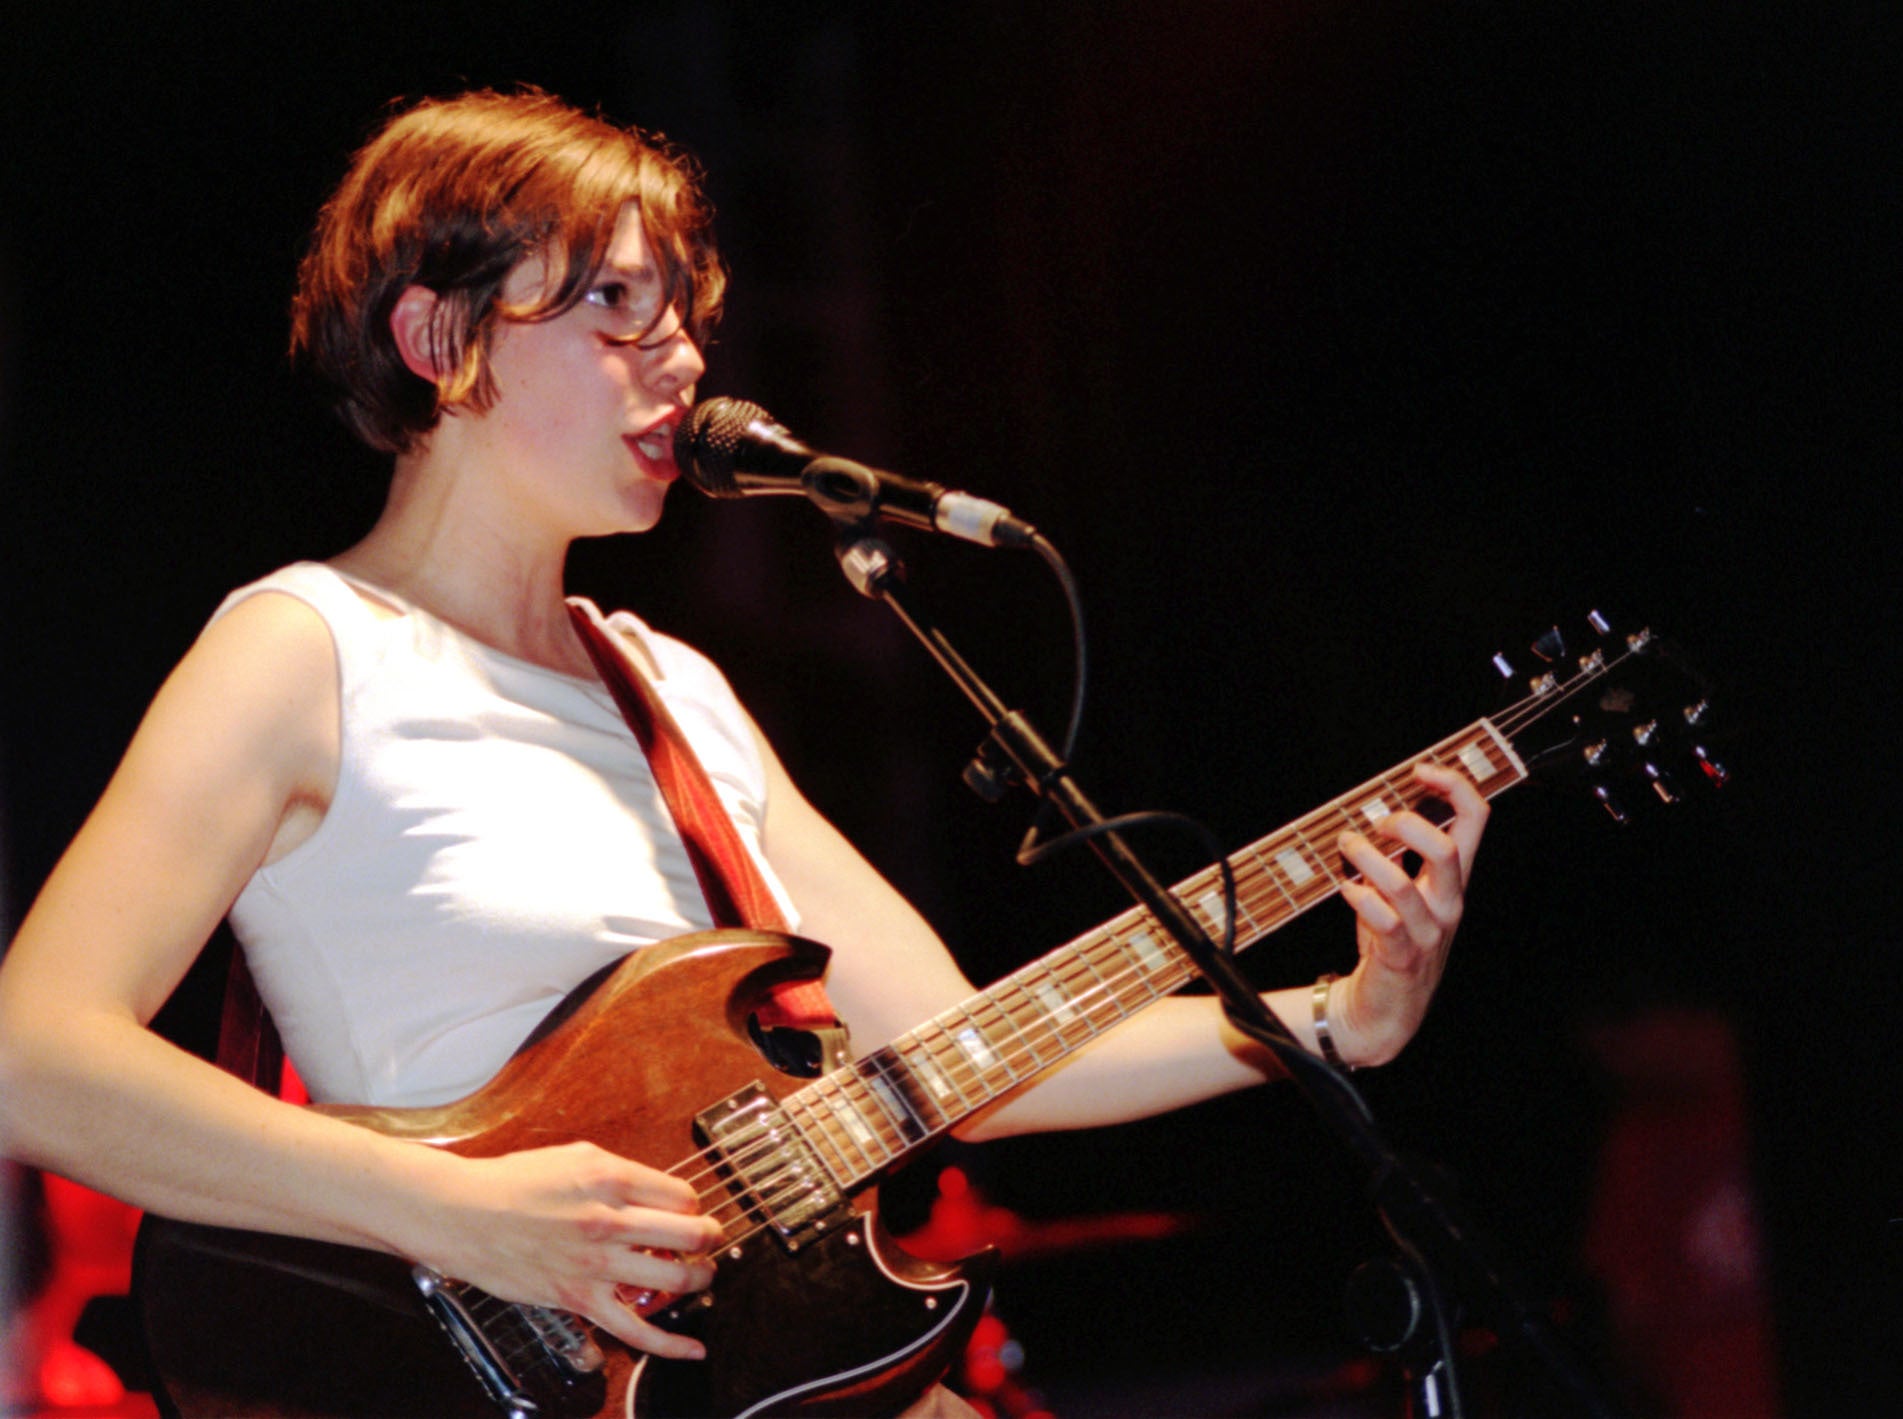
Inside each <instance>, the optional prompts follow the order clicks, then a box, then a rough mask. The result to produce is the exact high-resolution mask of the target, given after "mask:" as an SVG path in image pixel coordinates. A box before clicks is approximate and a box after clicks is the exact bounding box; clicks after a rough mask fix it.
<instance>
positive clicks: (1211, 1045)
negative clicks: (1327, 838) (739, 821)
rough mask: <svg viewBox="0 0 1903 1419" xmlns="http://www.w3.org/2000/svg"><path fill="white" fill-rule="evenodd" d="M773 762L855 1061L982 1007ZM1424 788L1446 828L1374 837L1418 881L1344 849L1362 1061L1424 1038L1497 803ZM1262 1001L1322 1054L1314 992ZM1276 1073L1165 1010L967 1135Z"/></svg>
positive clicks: (783, 843)
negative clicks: (1404, 851)
mask: <svg viewBox="0 0 1903 1419" xmlns="http://www.w3.org/2000/svg"><path fill="white" fill-rule="evenodd" d="M762 753H763V754H764V755H765V756H766V760H767V764H768V775H769V790H768V795H769V796H768V808H767V835H766V846H767V855H768V857H769V858H770V859H771V861H772V862H773V865H774V868H775V870H776V871H777V872H778V873H779V874H780V875H781V877H782V879H783V880H784V881H785V882H786V884H787V887H788V890H789V891H791V892H792V894H793V898H794V900H795V901H796V902H797V903H798V904H799V907H800V911H801V918H802V919H801V927H800V930H801V932H802V933H803V934H804V935H807V936H811V937H813V938H814V939H815V940H818V941H822V942H824V943H826V944H827V945H829V946H832V947H833V948H834V952H835V954H834V958H833V964H832V968H831V971H830V973H829V974H828V976H827V988H828V990H829V991H830V992H831V994H832V997H833V1000H834V1002H835V1004H836V1005H837V1006H838V1008H839V1011H840V1013H841V1015H842V1016H844V1018H845V1020H846V1022H847V1024H848V1025H850V1026H851V1027H852V1028H853V1030H854V1031H855V1034H856V1037H857V1045H858V1048H859V1049H860V1050H862V1051H863V1050H865V1049H867V1048H871V1047H874V1046H876V1045H879V1044H883V1043H884V1042H886V1041H887V1040H890V1039H892V1038H893V1037H895V1036H897V1035H899V1034H902V1033H904V1032H905V1031H907V1030H909V1029H912V1028H913V1027H915V1026H917V1025H919V1024H921V1023H923V1022H924V1021H925V1020H927V1019H929V1018H930V1017H931V1016H933V1015H935V1014H937V1013H938V1012H939V1011H940V1010H943V1009H945V1008H946V1007H948V1006H950V1005H953V1004H955V1003H957V1002H958V1001H961V1000H963V999H965V998H966V997H967V996H969V995H971V994H972V993H973V987H972V985H971V983H970V982H969V981H968V980H966V978H965V977H964V975H963V974H962V973H961V972H960V971H959V969H958V967H957V965H956V964H955V963H954V962H953V960H952V958H951V955H950V953H949V952H948V951H947V950H946V948H945V946H944V944H943V943H942V942H941V941H940V940H939V939H938V936H937V935H936V933H934V932H933V931H932V929H931V927H930V925H929V924H927V923H926V921H925V920H924V918H922V917H921V916H919V914H918V913H917V912H916V911H915V910H913V908H912V907H911V906H910V904H909V903H907V902H906V901H905V900H904V898H903V897H901V896H900V895H899V894H898V892H897V891H895V890H894V889H893V888H892V886H891V885H890V884H889V883H887V882H886V881H885V880H884V878H882V877H881V876H880V875H879V874H878V872H877V871H876V870H875V869H874V868H873V867H872V866H871V865H870V864H869V863H867V862H866V860H865V859H864V858H863V857H861V856H860V854H859V853H858V852H857V851H856V850H855V849H854V848H853V847H852V845H851V844H850V843H848V842H847V841H846V840H845V839H844V838H843V837H842V836H841V835H840V834H839V832H838V831H837V830H836V829H835V828H833V827H832V825H831V824H829V823H827V822H826V820H825V819H824V818H823V817H821V816H820V814H819V813H818V812H817V811H816V810H815V809H814V808H813V807H812V806H811V805H810V804H809V803H808V802H807V801H806V800H805V799H804V798H803V797H802V796H801V795H800V793H799V790H798V789H797V788H796V787H795V786H794V785H793V784H792V782H791V781H790V779H789V778H788V777H787V775H786V772H785V770H784V768H783V767H782V766H781V765H780V764H779V762H778V760H777V759H776V758H775V757H774V756H773V753H772V750H771V748H770V747H768V746H766V745H765V744H764V742H763V743H762ZM1421 780H1422V782H1423V784H1424V785H1425V786H1427V787H1428V788H1429V789H1430V790H1431V791H1433V792H1435V793H1437V794H1439V795H1441V796H1442V797H1444V798H1446V799H1447V800H1448V802H1449V803H1450V804H1451V805H1452V806H1453V808H1454V810H1455V817H1454V820H1453V822H1452V823H1450V824H1449V825H1448V830H1447V831H1446V832H1442V831H1441V830H1439V829H1437V828H1435V827H1433V826H1432V825H1431V824H1429V823H1428V822H1427V821H1426V820H1425V819H1423V818H1420V817H1419V816H1418V815H1416V814H1413V813H1399V814H1394V815H1392V816H1391V817H1390V818H1388V819H1387V820H1384V821H1383V822H1382V823H1381V825H1380V827H1379V829H1378V831H1380V832H1381V833H1382V834H1383V835H1384V836H1386V837H1388V838H1390V839H1391V840H1392V841H1394V842H1399V843H1403V844H1405V845H1406V846H1407V847H1409V848H1412V849H1413V850H1414V851H1415V852H1417V853H1419V854H1420V855H1421V856H1422V859H1423V863H1424V866H1423V868H1422V871H1421V873H1420V874H1419V876H1418V877H1416V878H1410V877H1409V876H1408V875H1407V874H1406V873H1405V872H1403V871H1402V869H1401V868H1400V867H1399V866H1398V865H1396V864H1394V863H1392V862H1390V861H1388V859H1387V858H1386V857H1385V856H1384V855H1383V850H1382V848H1381V847H1379V846H1377V845H1376V844H1374V843H1373V842H1371V841H1369V840H1368V839H1367V838H1364V837H1362V836H1361V835H1359V834H1353V833H1349V834H1344V835H1343V837H1342V842H1341V847H1342V850H1343V852H1344V853H1345V854H1346V855H1347V856H1348V858H1349V860H1350V861H1352V862H1353V863H1354V865H1355V866H1356V867H1357V868H1359V869H1360V870H1361V872H1362V873H1363V874H1364V877H1365V878H1366V883H1367V885H1356V886H1354V887H1353V888H1351V889H1350V890H1348V891H1347V892H1345V893H1344V896H1345V898H1346V900H1347V901H1348V904H1349V905H1350V906H1351V907H1352V908H1353V909H1354V912H1355V914H1356V919H1357V926H1356V930H1357V938H1358V942H1359V949H1360V964H1359V965H1358V966H1357V968H1356V970H1355V971H1354V973H1353V974H1352V975H1350V976H1348V977H1347V978H1345V979H1344V980H1342V981H1340V982H1338V983H1337V985H1336V986H1335V990H1334V995H1333V998H1332V1001H1331V1010H1330V1025H1331V1032H1332V1034H1333V1035H1334V1037H1335V1041H1336V1044H1337V1047H1338V1048H1339V1049H1340V1051H1341V1053H1342V1055H1343V1057H1344V1059H1346V1060H1347V1062H1349V1063H1351V1064H1378V1063H1383V1062H1385V1061H1386V1060H1388V1059H1391V1058H1393V1057H1394V1056H1395V1055H1396V1054H1398V1053H1399V1052H1400V1050H1401V1048H1402V1047H1403V1046H1404V1045H1405V1044H1406V1042H1407V1041H1408V1040H1409V1039H1410V1038H1412V1036H1413V1034H1414V1032H1415V1031H1416V1030H1417V1029H1418V1028H1419V1027H1420V1023H1421V1020H1422V1018H1423V1017H1424V1016H1425V1014H1426V1011H1427V1006H1428V1002H1429V1000H1430V999H1431V998H1432V995H1433V991H1434V988H1435V986H1436V985H1437V984H1438V983H1439V980H1440V976H1441V972H1442V970H1443V969H1444V967H1445V963H1446V957H1447V950H1448V947H1449V946H1450V945H1451V943H1452V939H1453V933H1454V928H1455V927H1456V926H1457V925H1458V924H1459V919H1460V909H1461V902H1462V895H1463V893H1464V891H1465V886H1466V878H1467V873H1468V871H1469V869H1470V867H1471V864H1472V861H1473V854H1474V851H1475V849H1476V848H1477V847H1478V844H1479V839H1480V834H1481V831H1482V829H1483V827H1484V825H1485V822H1486V816H1487V805H1486V801H1485V800H1484V799H1483V798H1481V796H1480V795H1479V793H1478V792H1477V791H1476V790H1475V789H1474V787H1473V785H1472V784H1471V783H1469V782H1468V781H1467V780H1466V779H1465V778H1463V777H1461V776H1460V775H1458V774H1451V773H1447V772H1444V771H1441V770H1437V769H1431V768H1429V769H1424V770H1423V771H1422V773H1421ZM1263 998H1264V1000H1265V1001H1266V1002H1267V1004H1268V1006H1269V1008H1270V1009H1272V1010H1273V1011H1274V1012H1275V1013H1276V1015H1277V1016H1278V1017H1279V1018H1280V1019H1281V1020H1282V1022H1283V1023H1284V1024H1285V1025H1287V1026H1288V1027H1289V1029H1290V1031H1291V1032H1293V1034H1294V1035H1295V1037H1296V1039H1297V1040H1299V1041H1300V1042H1301V1043H1302V1044H1303V1045H1304V1046H1305V1047H1307V1048H1309V1049H1311V1050H1314V1049H1315V1048H1316V1042H1315V1032H1314V1013H1313V1008H1312V988H1311V987H1309V986H1301V987H1297V988H1293V989H1286V990H1277V991H1272V992H1270V993H1268V994H1267V995H1265V996H1264V997H1263ZM1277 1072H1278V1067H1277V1066H1276V1065H1275V1063H1274V1062H1273V1060H1272V1059H1271V1058H1270V1057H1269V1056H1268V1055H1267V1054H1266V1052H1264V1051H1262V1050H1261V1049H1260V1048H1258V1047H1257V1046H1255V1045H1253V1044H1251V1043H1250V1042H1249V1041H1247V1040H1246V1039H1244V1038H1243V1037H1242V1036H1241V1035H1240V1034H1239V1033H1237V1032H1236V1031H1235V1030H1234V1029H1233V1027H1231V1026H1230V1025H1229V1023H1228V1021H1227V1020H1225V1019H1224V1018H1223V1016H1222V1012H1221V1008H1220V1007H1219V1006H1218V1004H1217V1003H1216V1002H1215V1001H1214V1000H1213V999H1210V998H1207V997H1195V998H1183V999H1170V1000H1163V1001H1159V1002H1158V1003H1157V1004H1155V1005H1153V1006H1151V1007H1150V1008H1149V1009H1148V1010H1145V1011H1143V1012H1141V1013H1140V1014H1138V1015H1136V1016H1135V1017H1133V1018H1132V1019H1130V1020H1128V1021H1126V1022H1125V1023H1123V1024H1121V1025H1119V1026H1117V1027H1116V1028H1115V1029H1113V1030H1111V1031H1109V1032H1108V1033H1107V1034H1105V1035H1104V1036H1103V1037H1102V1038H1101V1039H1099V1040H1098V1041H1096V1042H1095V1043H1094V1044H1093V1045H1091V1047H1090V1048H1089V1049H1086V1050H1083V1051H1081V1052H1080V1053H1079V1054H1077V1055H1075V1056H1073V1057H1071V1058H1070V1059H1068V1060H1066V1061H1065V1062H1064V1063H1062V1064H1061V1065H1059V1066H1058V1067H1057V1068H1055V1069H1054V1070H1052V1071H1051V1072H1050V1073H1048V1074H1046V1075H1044V1076H1042V1077H1041V1078H1039V1079H1038V1080H1036V1081H1035V1082H1034V1083H1032V1084H1031V1085H1030V1086H1029V1087H1027V1088H1025V1089H1023V1090H1020V1091H1018V1092H1015V1093H1013V1094H1011V1095H1010V1096H1008V1097H1007V1098H1006V1099H1005V1100H1004V1101H1002V1102H1001V1103H1000V1104H998V1105H997V1106H996V1107H994V1108H992V1109H990V1110H988V1111H986V1112H985V1113H983V1114H981V1115H979V1116H978V1118H977V1119H976V1120H974V1121H972V1122H970V1123H968V1124H967V1125H965V1126H964V1127H962V1128H961V1129H960V1130H959V1132H960V1134H961V1136H964V1137H968V1138H973V1139H981V1138H991V1137H1001V1136H1004V1135H1007V1134H1012V1133H1026V1132H1035V1131H1040V1130H1045V1129H1059V1128H1084V1127H1091V1126H1096V1125H1100V1124H1110V1123H1120V1122H1126V1121H1129V1120H1132V1119H1138V1118H1144V1117H1147V1116H1149V1115H1151V1114H1156V1113H1162V1112H1165V1111H1167V1110H1169V1109H1173V1108H1179V1107H1182V1106H1184V1105H1186V1104H1190V1103H1195V1102H1197V1101H1199V1100H1202V1099H1206V1098H1211V1097H1213V1096H1215V1095H1217V1094H1221V1093H1226V1092H1229V1091H1230V1090H1233V1089H1238V1088H1242V1087H1244V1086H1246V1085H1249V1084H1255V1083H1260V1082H1261V1081H1262V1080H1263V1079H1264V1078H1266V1077H1273V1076H1274V1075H1275V1074H1276V1073H1277Z"/></svg>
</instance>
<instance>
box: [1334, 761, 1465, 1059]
mask: <svg viewBox="0 0 1903 1419" xmlns="http://www.w3.org/2000/svg"><path fill="white" fill-rule="evenodd" d="M1414 777H1415V778H1416V780H1418V781H1419V783H1420V784H1421V785H1422V786H1423V787H1424V788H1426V789H1427V790H1428V791H1429V792H1431V793H1433V794H1434V795H1435V796H1436V797H1438V798H1441V799H1443V800H1445V801H1446V803H1447V804H1448V806H1449V807H1451V808H1452V809H1453V811H1454V816H1453V818H1452V819H1451V820H1450V821H1449V822H1448V823H1447V825H1446V826H1445V827H1444V828H1436V827H1435V826H1434V825H1433V824H1432V823H1430V822H1428V821H1427V819H1425V818H1423V817H1421V815H1420V814H1418V813H1414V812H1401V813H1391V814H1389V815H1388V816H1387V817H1384V818H1383V819H1381V821H1380V822H1379V823H1377V824H1375V825H1374V828H1373V831H1374V833H1375V834H1376V836H1378V837H1382V838H1386V839H1388V840H1389V842H1390V843H1398V844H1400V845H1401V846H1403V847H1406V848H1408V849H1410V850H1412V851H1413V852H1414V853H1416V854H1417V855H1418V856H1419V857H1420V859H1421V870H1420V871H1419V872H1418V873H1416V874H1415V875H1414V876H1412V877H1410V876H1409V875H1408V874H1407V872H1406V871H1405V870H1404V869H1403V868H1402V866H1401V864H1400V863H1399V862H1396V861H1395V860H1393V859H1392V858H1390V857H1389V856H1387V853H1388V852H1389V851H1391V850H1392V849H1391V848H1384V847H1382V846H1381V845H1380V844H1378V843H1376V842H1374V841H1373V840H1371V839H1370V838H1368V837H1365V836H1363V835H1362V834H1360V833H1357V832H1352V831H1350V832H1344V833H1343V834H1342V835H1341V837H1340V839H1339V846H1340V848H1341V853H1342V856H1343V857H1345V858H1347V860H1348V861H1349V863H1351V864H1352V865H1353V866H1354V868H1355V869H1356V870H1357V871H1359V872H1360V873H1361V878H1362V880H1361V881H1359V882H1349V883H1345V884H1343V886H1342V889H1341V895H1342V899H1343V900H1344V901H1346V902H1347V903H1348V905H1349V906H1350V907H1351V908H1353V909H1354V913H1355V917H1356V925H1355V940H1356V944H1357V945H1358V946H1359V948H1360V952H1361V959H1360V962H1359V963H1358V964H1357V965H1356V967H1355V970H1354V974H1352V975H1350V976H1346V977H1344V978H1343V979H1341V980H1339V981H1336V982H1335V985H1334V988H1333V990H1332V991H1331V992H1330V996H1329V1002H1328V1026H1329V1033H1330V1035H1331V1036H1332V1037H1333V1040H1334V1043H1335V1046H1336V1048H1337V1049H1338V1050H1339V1051H1340V1052H1341V1056H1342V1058H1343V1059H1344V1060H1345V1061H1346V1062H1347V1063H1349V1064H1353V1065H1367V1064H1385V1063H1387V1061H1389V1060H1390V1059H1393V1058H1394V1056H1395V1055H1397V1054H1399V1053H1400V1052H1401V1048H1402V1046H1404V1045H1405V1044H1407V1042H1408V1041H1409V1040H1411V1039H1412V1038H1413V1037H1414V1032H1415V1031H1416V1030H1418V1029H1419V1028H1420V1026H1421V1021H1422V1020H1423V1019H1424V1018H1425V1017H1426V1015H1427V1007H1428V1003H1429V1002H1430V1001H1431V1000H1432V999H1433V998H1434V990H1435V987H1437V986H1438V985H1439V984H1440V978H1441V973H1442V972H1443V971H1445V970H1446V969H1447V953H1448V949H1449V948H1450V947H1451V946H1452V945H1453V940H1454V929H1455V928H1456V927H1457V926H1459V925H1460V914H1461V909H1462V907H1463V905H1464V903H1465V898H1466V891H1467V879H1468V876H1469V874H1471V872H1472V871H1473V860H1474V853H1475V852H1476V851H1477V850H1478V849H1479V847H1480V835H1481V833H1482V832H1483V831H1484V830H1485V828H1486V825H1487V813H1488V806H1487V800H1486V799H1484V798H1482V797H1481V796H1480V791H1479V790H1478V789H1477V788H1475V787H1474V786H1473V783H1472V782H1471V781H1470V780H1469V779H1468V778H1467V777H1466V775H1464V774H1461V773H1456V772H1454V771H1452V770H1449V769H1443V768H1437V767H1435V766H1433V765H1431V764H1420V765H1417V766H1416V767H1415V770H1414Z"/></svg>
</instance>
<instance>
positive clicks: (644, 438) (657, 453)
mask: <svg viewBox="0 0 1903 1419" xmlns="http://www.w3.org/2000/svg"><path fill="white" fill-rule="evenodd" d="M628 442H629V443H631V444H633V445H634V447H635V451H636V452H638V453H639V454H640V455H641V457H642V458H644V459H646V460H647V461H648V462H649V463H654V464H659V465H660V466H661V467H663V468H669V469H671V468H673V466H674V428H673V426H672V425H671V424H663V425H661V426H660V427H659V428H654V429H649V430H648V431H647V432H646V433H644V434H642V435H640V437H638V438H630V439H629V440H628Z"/></svg>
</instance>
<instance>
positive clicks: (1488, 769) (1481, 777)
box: [1460, 742, 1493, 783]
mask: <svg viewBox="0 0 1903 1419" xmlns="http://www.w3.org/2000/svg"><path fill="white" fill-rule="evenodd" d="M1460 762H1461V763H1463V764H1465V765H1466V766H1467V772H1468V773H1469V774H1470V775H1471V776H1472V777H1473V781H1474V782H1475V783H1485V782H1486V781H1487V780H1488V779H1489V778H1491V777H1492V776H1493V760H1491V759H1489V758H1488V757H1487V751H1486V750H1485V749H1483V748H1481V747H1480V745H1479V743H1478V742H1476V743H1473V744H1469V745H1468V746H1467V747H1466V748H1465V749H1462V750H1461V751H1460Z"/></svg>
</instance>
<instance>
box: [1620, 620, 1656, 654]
mask: <svg viewBox="0 0 1903 1419" xmlns="http://www.w3.org/2000/svg"><path fill="white" fill-rule="evenodd" d="M1625 643H1626V646H1627V647H1628V648H1629V649H1630V650H1632V651H1633V652H1635V653H1637V654H1640V655H1643V654H1644V653H1645V652H1646V651H1648V650H1650V649H1651V648H1652V628H1651V627H1650V626H1646V627H1643V628H1641V629H1640V630H1636V631H1634V632H1633V633H1632V634H1631V635H1629V636H1627V637H1626V638H1625Z"/></svg>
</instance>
